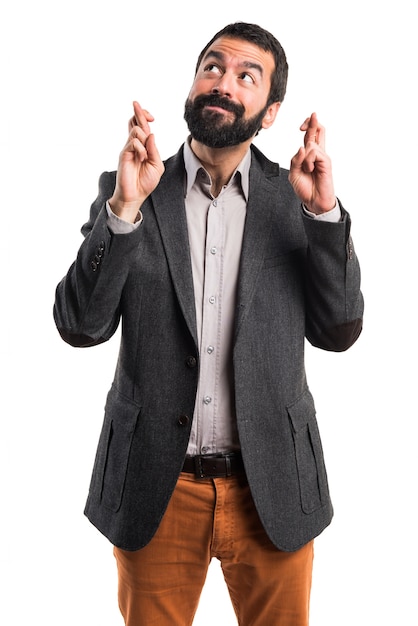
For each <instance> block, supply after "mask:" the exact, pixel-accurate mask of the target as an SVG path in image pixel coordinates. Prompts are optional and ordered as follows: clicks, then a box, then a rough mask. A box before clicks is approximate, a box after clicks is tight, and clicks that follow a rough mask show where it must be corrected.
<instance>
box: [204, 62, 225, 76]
mask: <svg viewBox="0 0 418 626" xmlns="http://www.w3.org/2000/svg"><path fill="white" fill-rule="evenodd" d="M203 69H204V71H205V72H212V73H213V74H220V72H221V70H220V68H219V67H218V66H217V65H216V64H215V63H208V64H207V65H205V67H204V68H203Z"/></svg>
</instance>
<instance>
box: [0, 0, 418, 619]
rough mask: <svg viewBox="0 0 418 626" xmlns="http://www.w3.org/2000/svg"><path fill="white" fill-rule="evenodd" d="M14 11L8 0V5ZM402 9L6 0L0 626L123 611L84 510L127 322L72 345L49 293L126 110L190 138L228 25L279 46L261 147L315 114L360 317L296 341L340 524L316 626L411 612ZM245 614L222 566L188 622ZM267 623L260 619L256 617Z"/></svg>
mask: <svg viewBox="0 0 418 626" xmlns="http://www.w3.org/2000/svg"><path fill="white" fill-rule="evenodd" d="M3 6H4V5H3ZM412 6H413V3H412V2H407V1H406V0H399V1H398V2H396V3H393V2H386V1H385V0H382V1H380V2H377V1H376V2H374V1H372V0H363V1H362V2H360V1H357V0H353V1H351V2H348V3H339V2H334V1H331V0H329V1H327V0H317V1H316V2H311V1H306V0H299V1H298V2H293V3H292V2H286V3H279V2H275V3H273V2H264V3H260V2H239V3H234V2H226V0H213V1H212V2H208V3H206V4H200V3H196V2H190V3H187V2H185V1H184V0H183V1H181V0H180V1H179V2H166V1H162V0H154V1H153V2H141V1H140V0H137V1H136V2H133V1H130V0H119V1H118V2H108V1H106V0H103V1H102V2H101V3H97V4H96V2H94V3H92V2H89V1H88V0H84V1H83V2H81V1H80V0H72V1H71V2H68V3H63V2H52V1H51V0H38V1H37V2H29V0H26V1H21V2H18V1H17V2H14V3H13V5H12V7H11V8H10V7H9V8H2V10H1V13H2V15H0V28H1V31H2V32H1V37H0V42H1V43H0V45H1V51H0V52H1V76H2V77H1V85H2V96H1V101H0V105H1V142H0V146H1V157H2V163H1V170H0V171H1V179H2V181H1V182H2V184H1V192H2V193H1V211H2V217H1V223H2V226H3V228H2V238H1V245H0V249H1V272H2V274H1V276H2V280H1V292H2V298H1V302H2V305H1V310H2V320H3V321H2V333H3V341H2V344H1V345H2V346H3V347H2V349H1V358H2V362H3V374H2V379H1V380H2V388H3V391H2V398H3V402H2V411H1V424H2V428H1V432H2V435H1V440H0V441H1V468H0V469H1V474H0V476H1V485H2V487H1V495H2V497H1V518H0V520H1V526H2V530H1V537H2V542H3V548H4V549H5V550H3V554H4V552H6V557H7V558H6V559H5V558H4V556H3V557H2V558H1V564H2V568H3V569H4V581H5V583H4V584H3V585H2V594H1V595H2V600H1V609H0V611H1V613H2V614H1V615H0V620H1V623H2V624H4V625H5V626H17V625H19V626H23V625H25V626H26V625H27V624H42V625H43V626H57V625H59V626H74V625H75V624H77V626H118V625H119V626H121V625H122V620H121V617H120V615H119V612H118V609H117V600H116V571H115V565H114V562H113V556H112V552H111V546H110V544H109V543H108V542H107V540H106V539H104V538H103V537H102V536H101V535H100V534H99V533H98V531H96V530H95V529H94V528H93V527H92V526H91V525H90V524H89V522H88V521H87V519H86V518H85V517H84V516H83V508H84V502H85V498H86V495H87V488H88V484H89V480H90V472H91V469H92V464H93V458H94V453H95V448H96V444H97V439H98V435H99V431H100V427H101V421H102V411H103V405H104V399H105V395H106V392H107V390H108V388H109V385H110V382H111V379H112V376H113V370H114V365H115V359H116V354H117V348H118V337H115V338H114V339H113V340H112V341H111V342H109V343H108V344H106V345H102V346H98V347H96V348H94V349H91V350H76V349H74V348H70V347H69V346H67V345H66V344H64V343H63V342H62V341H61V340H60V338H59V336H58V333H57V331H56V330H55V327H54V325H53V320H52V304H53V300H54V290H55V286H56V284H57V283H58V281H59V280H60V279H61V278H62V276H63V275H64V274H65V273H66V271H67V269H68V267H69V265H70V263H71V262H72V260H73V259H74V257H75V254H76V251H77V249H78V246H79V244H80V243H81V235H80V232H79V229H80V227H81V225H82V223H83V222H84V221H85V220H86V219H87V216H88V210H89V206H90V203H91V202H92V201H93V200H94V198H95V196H96V191H97V181H98V177H99V175H100V173H101V172H102V171H103V170H105V169H108V170H111V169H115V168H116V165H117V159H118V154H119V151H120V149H121V148H122V145H123V144H124V142H125V138H126V129H127V121H128V119H129V117H130V116H131V103H132V101H133V100H134V99H138V100H139V101H140V102H141V104H142V105H143V106H144V107H145V108H148V109H149V110H150V111H151V112H152V113H153V114H154V116H155V123H154V125H153V129H154V132H155V134H156V138H157V143H158V146H159V149H160V152H161V155H162V157H163V158H166V157H168V156H170V155H171V154H172V153H174V152H175V151H177V149H178V147H179V146H180V144H181V143H182V141H183V140H184V139H185V136H186V127H185V124H184V122H183V105H184V101H185V98H186V96H187V93H188V90H189V88H190V86H191V83H192V80H193V73H194V66H195V62H196V58H197V56H198V53H199V52H200V50H201V49H202V48H203V46H204V45H205V44H206V42H207V41H208V40H209V39H210V38H211V36H212V35H213V34H214V33H215V32H216V31H217V30H219V29H220V28H222V27H223V26H224V25H225V24H227V23H229V22H232V21H236V20H244V21H252V22H257V23H259V24H260V25H261V26H264V27H265V28H268V29H269V30H271V31H272V32H273V33H274V34H275V35H276V36H277V38H278V39H279V40H280V41H281V43H282V45H283V47H284V49H285V51H286V53H287V56H288V61H289V66H290V77H289V84H288V92H287V95H286V98H285V100H284V103H283V105H282V108H281V110H280V112H279V115H278V118H277V120H276V123H275V125H274V127H273V128H271V129H270V130H268V131H263V132H262V133H261V135H260V136H259V137H258V138H257V140H256V144H257V145H258V146H259V147H260V148H261V149H262V150H263V151H264V152H265V153H266V155H267V156H268V157H269V158H271V159H273V160H276V161H279V162H280V163H281V164H282V165H283V166H285V167H287V166H288V165H289V162H290V158H291V157H292V156H293V154H294V153H295V152H296V150H297V149H298V147H299V145H300V144H301V141H302V134H301V132H300V131H299V126H300V124H301V122H302V121H303V120H304V119H305V117H306V116H307V115H309V114H310V113H311V112H312V111H316V112H317V113H318V115H319V118H320V121H321V122H322V123H323V124H324V125H325V127H326V129H327V147H328V151H329V153H330V155H331V156H332V159H333V165H334V176H335V182H336V189H337V193H338V195H339V197H340V199H341V200H342V202H343V204H344V206H345V207H346V208H347V209H348V210H349V212H350V213H351V216H352V219H353V230H352V233H353V237H354V242H355V246H356V250H357V253H358V255H359V257H360V260H361V264H362V276H363V291H364V294H365V299H366V313H365V328H364V332H363V334H362V336H361V338H360V340H359V342H358V343H357V344H356V345H355V346H354V347H353V348H352V349H351V350H350V351H348V352H346V353H343V354H330V353H325V352H321V351H319V350H314V349H312V348H310V347H308V348H307V367H308V379H309V383H310V387H311V389H312V391H313V393H314V396H315V398H316V404H317V411H318V419H319V423H320V428H321V433H322V438H323V444H324V448H325V456H326V460H327V466H328V474H329V480H330V487H331V491H332V495H333V501H334V507H335V518H334V521H333V523H332V525H331V526H330V527H329V528H328V529H327V530H326V531H325V532H324V533H323V535H322V536H321V537H319V538H318V539H317V541H316V556H315V566H314V583H313V590H312V609H311V625H312V626H353V625H354V624H355V625H356V626H374V625H377V624H383V623H385V624H393V625H400V624H408V625H409V624H416V623H418V622H417V617H416V613H417V610H416V609H417V607H416V600H415V598H416V586H417V582H418V581H417V576H416V560H417V557H418V554H417V542H416V530H417V521H416V517H415V511H416V504H415V502H416V496H417V485H416V482H417V480H416V479H417V462H416V447H417V446H416V434H415V424H416V418H417V402H416V372H417V368H416V361H415V358H416V354H417V339H416V321H417V310H416V308H417V306H416V285H417V279H416V272H415V267H416V221H417V216H416V213H417V199H416V192H415V186H416V145H417V116H416V92H415V90H416V71H417V70H416V65H417V47H416V43H415V41H416V28H415V25H416V20H415V17H414V16H413V14H412ZM213 623H217V624H220V626H232V625H233V624H234V623H235V619H234V616H233V614H232V609H231V606H230V602H229V599H228V596H227V592H226V589H225V585H224V582H223V580H222V578H221V574H220V570H219V566H218V564H217V563H216V562H214V563H213V565H212V566H211V568H210V571H209V576H208V580H207V584H206V587H205V589H204V592H203V595H202V600H201V604H200V607H199V610H198V614H197V616H196V619H195V624H196V626H199V625H200V626H203V625H208V624H213ZM266 626H271V625H266Z"/></svg>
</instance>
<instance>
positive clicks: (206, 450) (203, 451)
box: [200, 446, 209, 454]
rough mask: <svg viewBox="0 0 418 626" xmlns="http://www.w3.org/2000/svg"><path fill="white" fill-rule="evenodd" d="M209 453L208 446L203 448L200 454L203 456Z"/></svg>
mask: <svg viewBox="0 0 418 626" xmlns="http://www.w3.org/2000/svg"><path fill="white" fill-rule="evenodd" d="M208 451H209V448H208V447H207V446H203V448H202V449H201V451H200V452H201V453H202V454H206V452H208Z"/></svg>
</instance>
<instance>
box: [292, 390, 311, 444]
mask: <svg viewBox="0 0 418 626" xmlns="http://www.w3.org/2000/svg"><path fill="white" fill-rule="evenodd" d="M287 412H288V415H289V417H290V421H291V423H292V427H293V430H294V431H295V433H297V432H299V431H300V430H303V429H304V428H306V425H307V424H308V423H309V422H310V421H311V420H312V418H314V417H315V404H314V399H313V396H312V394H311V392H310V391H309V389H306V390H305V391H304V393H303V394H302V395H301V396H300V397H299V398H298V399H297V400H296V401H295V402H294V403H293V404H290V405H289V406H288V407H287Z"/></svg>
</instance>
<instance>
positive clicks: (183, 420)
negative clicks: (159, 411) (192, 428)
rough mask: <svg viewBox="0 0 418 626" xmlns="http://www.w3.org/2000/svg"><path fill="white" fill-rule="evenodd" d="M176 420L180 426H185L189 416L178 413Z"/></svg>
mask: <svg viewBox="0 0 418 626" xmlns="http://www.w3.org/2000/svg"><path fill="white" fill-rule="evenodd" d="M177 421H178V424H179V425H180V426H187V424H188V423H189V422H190V418H189V416H188V415H180V417H179V418H178V420H177Z"/></svg>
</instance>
